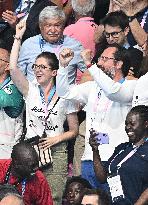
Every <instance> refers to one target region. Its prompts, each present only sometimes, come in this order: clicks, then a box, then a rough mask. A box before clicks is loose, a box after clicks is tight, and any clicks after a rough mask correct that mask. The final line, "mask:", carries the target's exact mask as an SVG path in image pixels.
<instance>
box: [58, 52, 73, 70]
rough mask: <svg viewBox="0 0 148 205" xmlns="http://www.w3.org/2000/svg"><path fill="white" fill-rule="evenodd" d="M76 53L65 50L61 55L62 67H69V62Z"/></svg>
mask: <svg viewBox="0 0 148 205" xmlns="http://www.w3.org/2000/svg"><path fill="white" fill-rule="evenodd" d="M73 57H74V52H73V51H72V50H71V49H70V48H64V49H63V50H62V51H61V52H60V55H59V60H60V65H61V66H62V67H66V66H68V64H69V62H70V61H71V60H72V59H73Z"/></svg>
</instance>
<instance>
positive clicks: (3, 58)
mask: <svg viewBox="0 0 148 205" xmlns="http://www.w3.org/2000/svg"><path fill="white" fill-rule="evenodd" d="M23 105H24V103H23V97H22V95H21V94H20V92H19V91H18V89H17V88H16V86H15V85H14V84H13V82H12V80H11V78H10V75H9V51H8V50H7V48H5V45H4V43H3V42H2V41H1V42H0V159H9V158H10V157H11V151H12V147H13V145H14V144H16V142H18V140H19V139H20V137H21V134H22V128H23V123H22V116H21V112H22V109H23Z"/></svg>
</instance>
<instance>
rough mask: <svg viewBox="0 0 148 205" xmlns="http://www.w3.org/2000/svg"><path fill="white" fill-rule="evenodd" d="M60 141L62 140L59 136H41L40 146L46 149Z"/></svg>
mask: <svg viewBox="0 0 148 205" xmlns="http://www.w3.org/2000/svg"><path fill="white" fill-rule="evenodd" d="M59 142H60V140H59V137H58V136H55V137H47V138H41V139H40V141H39V148H40V149H43V151H45V150H46V149H48V148H50V147H51V146H53V145H56V144H58V143H59Z"/></svg>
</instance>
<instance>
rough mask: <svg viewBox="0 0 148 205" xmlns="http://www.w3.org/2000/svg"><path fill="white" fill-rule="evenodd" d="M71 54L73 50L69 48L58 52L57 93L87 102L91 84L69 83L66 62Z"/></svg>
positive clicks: (70, 57) (63, 96)
mask: <svg viewBox="0 0 148 205" xmlns="http://www.w3.org/2000/svg"><path fill="white" fill-rule="evenodd" d="M73 56H74V52H73V51H72V50H71V49H69V48H65V49H63V50H62V51H61V53H60V56H59V60H60V68H59V70H58V72H57V78H56V91H57V94H58V95H59V96H60V97H62V98H64V99H68V100H76V101H79V102H82V103H87V100H88V94H89V92H88V90H89V87H90V86H91V85H90V84H88V83H83V84H81V85H69V81H68V64H69V62H70V61H71V60H72V58H73Z"/></svg>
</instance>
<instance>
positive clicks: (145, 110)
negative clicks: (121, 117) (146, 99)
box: [128, 105, 148, 122]
mask: <svg viewBox="0 0 148 205" xmlns="http://www.w3.org/2000/svg"><path fill="white" fill-rule="evenodd" d="M131 113H134V114H139V116H140V119H141V120H142V121H143V122H146V121H147V122H148V106H146V105H138V106H135V107H133V108H132V109H131V110H130V111H129V113H128V115H129V114H131Z"/></svg>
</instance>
